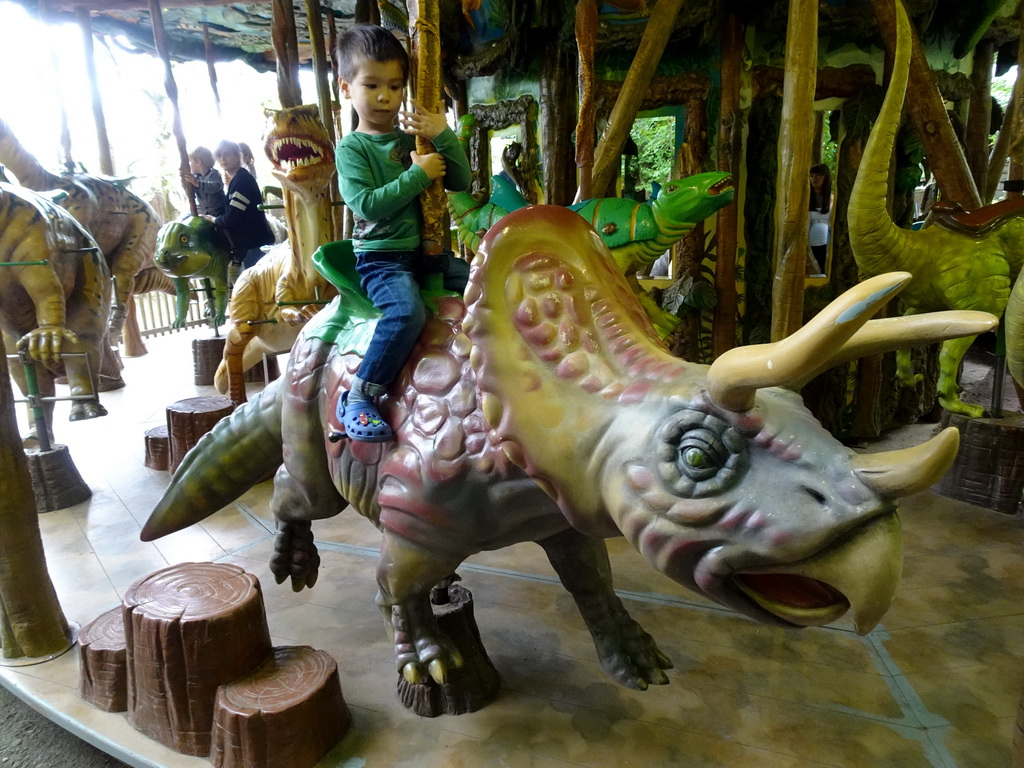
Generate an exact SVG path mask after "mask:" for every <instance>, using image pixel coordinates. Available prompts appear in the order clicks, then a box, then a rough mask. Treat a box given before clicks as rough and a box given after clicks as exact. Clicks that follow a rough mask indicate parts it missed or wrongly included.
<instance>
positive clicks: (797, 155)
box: [771, 0, 818, 341]
mask: <svg viewBox="0 0 1024 768" xmlns="http://www.w3.org/2000/svg"><path fill="white" fill-rule="evenodd" d="M817 69H818V3H817V2H816V1H815V0H790V3H789V24H788V25H787V29H786V76H785V87H784V88H783V93H782V122H781V124H780V131H779V176H778V181H777V184H778V187H777V188H778V199H777V203H776V207H775V237H776V240H775V259H776V261H775V277H774V280H773V282H772V336H771V338H772V341H779V340H780V339H784V338H786V337H787V336H789V335H790V334H791V333H793V332H794V331H796V330H797V329H799V328H800V326H802V325H803V319H804V318H803V314H804V277H805V275H806V273H807V208H808V204H809V202H810V182H809V181H808V175H807V174H808V172H809V170H810V167H811V144H810V142H811V133H812V128H813V125H814V121H813V120H811V119H810V115H811V113H812V112H813V111H814V85H815V80H816V77H817Z"/></svg>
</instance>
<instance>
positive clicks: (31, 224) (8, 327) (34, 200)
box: [0, 183, 111, 433]
mask: <svg viewBox="0 0 1024 768" xmlns="http://www.w3.org/2000/svg"><path fill="white" fill-rule="evenodd" d="M0 262H4V263H6V264H9V265H10V266H3V267H0V329H2V331H3V340H4V348H5V349H6V350H7V354H17V351H18V349H19V348H23V349H25V350H27V352H28V354H29V356H30V357H31V358H32V359H33V360H36V361H37V362H39V363H41V365H38V366H35V368H36V381H37V384H38V390H39V393H40V394H41V395H43V396H44V397H53V396H54V394H55V387H54V382H55V380H56V379H57V377H58V376H63V375H65V374H66V375H67V379H68V384H69V385H70V389H71V395H72V396H75V397H83V398H90V399H82V400H73V401H72V404H71V421H77V420H79V419H92V418H95V417H97V416H104V415H106V413H107V411H106V409H105V408H104V407H103V406H102V405H100V402H99V399H97V397H96V393H97V392H98V391H99V388H98V375H99V366H100V349H101V348H102V347H103V346H104V345H106V346H107V347H109V342H108V341H107V321H108V319H109V315H110V293H111V282H110V272H109V271H108V270H107V262H106V261H105V260H104V258H103V254H102V253H100V250H99V248H98V246H97V245H96V241H95V240H93V238H92V237H91V236H90V235H89V233H88V232H87V231H86V230H85V228H84V227H82V226H81V225H80V224H79V223H78V222H77V221H75V219H73V218H72V217H71V215H70V214H69V213H68V212H67V211H65V210H64V209H63V208H61V207H60V206H58V205H55V204H54V203H53V202H51V201H50V200H49V199H47V198H45V197H43V196H42V195H37V194H36V193H34V192H32V191H30V190H27V189H24V188H23V187H18V186H15V185H13V184H4V183H0ZM72 352H73V353H84V354H85V355H87V358H81V357H68V358H66V359H65V358H64V357H63V356H64V355H65V354H68V353H72ZM87 361H88V362H87ZM11 375H12V376H13V377H14V380H15V381H16V382H17V383H18V387H19V388H20V389H21V391H22V393H23V394H26V395H27V394H28V386H27V382H26V378H25V369H24V367H23V366H21V365H19V364H16V363H15V364H12V365H11ZM90 396H91V397H90ZM44 412H45V417H46V424H47V429H48V430H49V431H51V433H52V429H51V426H52V423H53V420H52V416H53V402H52V401H51V402H47V403H45V404H44Z"/></svg>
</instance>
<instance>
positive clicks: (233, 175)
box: [207, 141, 274, 269]
mask: <svg viewBox="0 0 1024 768" xmlns="http://www.w3.org/2000/svg"><path fill="white" fill-rule="evenodd" d="M214 156H215V157H216V158H217V164H218V165H220V168H221V170H222V171H224V174H225V175H226V176H228V177H229V178H230V179H231V183H230V184H229V185H228V194H227V209H226V210H225V212H224V213H223V214H222V215H220V216H215V217H214V216H208V217H207V218H209V219H210V220H211V221H213V223H214V224H216V225H217V226H218V227H220V228H221V229H223V230H224V232H225V233H226V234H227V236H228V238H229V239H230V240H231V260H232V261H233V262H235V263H236V264H240V265H241V266H242V268H243V269H248V268H249V267H251V266H252V265H253V264H255V263H256V262H257V261H259V260H260V259H261V258H262V257H263V246H264V245H270V244H271V243H273V242H274V233H273V232H272V231H271V230H270V225H269V224H268V223H267V217H266V216H265V215H264V213H263V211H261V210H260V209H259V206H260V205H262V204H263V196H262V195H261V194H260V188H259V185H258V184H257V183H256V179H254V178H253V175H252V174H251V173H249V171H247V170H246V169H245V167H244V166H243V165H242V153H241V150H240V149H239V148H238V145H237V144H236V143H235V142H233V141H222V142H221V143H220V144H218V145H217V149H216V151H215V152H214Z"/></svg>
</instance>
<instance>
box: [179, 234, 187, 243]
mask: <svg viewBox="0 0 1024 768" xmlns="http://www.w3.org/2000/svg"><path fill="white" fill-rule="evenodd" d="M178 242H179V243H181V244H182V245H188V235H181V236H180V237H179V238H178Z"/></svg>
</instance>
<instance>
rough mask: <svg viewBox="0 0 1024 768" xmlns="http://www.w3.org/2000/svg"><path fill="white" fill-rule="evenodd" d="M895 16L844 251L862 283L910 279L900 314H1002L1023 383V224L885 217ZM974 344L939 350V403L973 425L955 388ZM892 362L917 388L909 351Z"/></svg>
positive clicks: (896, 102) (895, 117) (904, 68)
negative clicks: (888, 76) (905, 221)
mask: <svg viewBox="0 0 1024 768" xmlns="http://www.w3.org/2000/svg"><path fill="white" fill-rule="evenodd" d="M896 12H897V13H896V16H897V36H896V37H897V46H896V58H895V64H894V66H893V74H892V80H891V81H890V83H889V88H888V91H887V92H886V95H885V100H884V102H883V103H882V109H881V111H880V112H879V115H878V120H877V121H876V122H875V126H874V128H873V129H872V131H871V136H870V138H869V139H868V142H867V145H866V146H865V148H864V156H863V159H862V160H861V164H860V171H859V173H858V174H857V180H856V181H855V182H854V185H853V191H852V193H851V195H850V206H849V225H850V246H851V248H852V249H853V254H854V257H855V258H856V260H857V266H858V267H859V268H860V271H861V274H862V276H864V277H872V276H874V275H879V274H882V273H884V272H890V271H892V270H906V271H907V272H910V273H912V274H913V276H914V277H913V279H912V280H911V281H910V283H909V284H908V285H907V287H906V288H905V289H904V290H903V293H902V295H901V298H902V299H903V301H904V303H905V306H906V307H907V314H917V313H921V312H931V311H934V310H942V309H976V310H981V311H984V312H991V313H992V314H993V315H995V316H997V317H998V316H1000V315H1002V314H1003V311H1004V310H1006V318H1005V323H1006V334H1007V362H1008V364H1009V369H1010V373H1011V375H1013V377H1014V380H1015V381H1017V382H1024V364H1022V361H1021V355H1022V353H1024V350H1021V342H1022V340H1024V336H1022V335H1021V330H1022V329H1021V325H1022V323H1024V319H1022V312H1021V309H1020V304H1021V302H1022V301H1024V299H1022V297H1021V296H1020V293H1021V291H1024V288H1022V287H1021V285H1020V281H1019V279H1018V276H1019V274H1020V270H1021V263H1022V261H1024V219H1022V218H1019V217H1016V216H1013V215H1011V212H1009V211H1006V212H1004V215H1003V216H1002V217H1000V218H998V219H995V220H992V221H990V222H989V223H988V225H987V226H981V227H971V226H970V225H969V223H968V224H967V225H963V224H961V225H959V226H958V227H957V228H956V229H954V228H953V227H952V226H951V224H952V222H950V221H946V222H943V221H942V219H941V218H940V217H936V223H935V224H933V225H932V226H928V227H925V228H923V229H921V230H919V231H913V230H908V229H902V228H900V227H898V226H896V225H895V224H894V223H893V221H892V218H891V217H890V216H889V213H888V211H887V210H886V204H885V201H886V196H887V194H888V183H889V165H890V158H891V156H892V151H893V143H894V141H895V137H896V132H897V131H898V130H899V125H900V111H901V109H902V107H903V100H904V96H905V91H906V87H907V76H908V71H909V67H910V48H911V38H910V22H909V21H908V19H907V17H906V13H905V11H904V10H903V6H902V4H901V3H896ZM1005 207H1006V206H1004V205H1003V204H997V205H995V206H988V207H987V208H986V209H981V210H979V211H975V212H973V213H972V214H971V215H970V218H974V219H976V220H978V219H982V218H985V217H984V213H985V212H986V211H989V210H990V209H994V210H992V211H991V212H999V211H1002V209H1003V208H1005ZM960 218H964V217H960ZM1011 287H1012V291H1013V299H1012V300H1011ZM1008 301H1009V302H1010V304H1011V306H1010V307H1008V306H1007V302H1008ZM973 341H974V337H971V336H969V337H965V338H958V339H951V340H949V341H946V342H944V343H943V345H942V352H941V353H940V357H939V364H940V371H939V381H938V398H939V403H940V404H941V405H942V407H943V408H945V409H946V410H948V411H952V412H954V413H963V414H966V415H968V416H971V417H979V416H981V415H982V414H983V413H984V409H983V408H982V407H981V406H980V405H970V404H968V403H964V402H962V401H961V400H960V390H959V386H958V384H957V374H958V371H959V367H960V361H961V360H962V359H963V356H964V353H965V352H966V351H967V349H968V347H970V346H971V343H972V342H973ZM1011 350H1012V351H1011ZM896 359H897V372H898V375H899V378H900V381H901V383H903V385H904V386H913V385H914V384H916V383H918V382H919V381H920V380H921V376H920V375H919V374H918V375H915V374H914V372H913V368H912V366H911V363H910V353H909V351H906V350H904V351H902V352H897V357H896Z"/></svg>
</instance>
